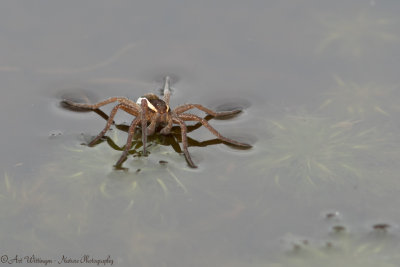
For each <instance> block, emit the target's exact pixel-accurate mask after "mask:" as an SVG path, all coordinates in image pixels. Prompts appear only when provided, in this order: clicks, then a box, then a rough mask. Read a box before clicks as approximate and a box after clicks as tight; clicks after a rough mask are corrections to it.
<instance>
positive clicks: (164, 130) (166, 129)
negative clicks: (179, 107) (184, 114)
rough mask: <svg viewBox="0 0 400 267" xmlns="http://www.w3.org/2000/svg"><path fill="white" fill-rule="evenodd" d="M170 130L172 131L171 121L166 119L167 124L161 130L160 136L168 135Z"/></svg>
mask: <svg viewBox="0 0 400 267" xmlns="http://www.w3.org/2000/svg"><path fill="white" fill-rule="evenodd" d="M168 116H169V115H168ZM171 129H172V119H171V118H170V117H168V123H167V125H166V126H165V127H164V128H162V129H161V131H160V134H169V133H170V132H171Z"/></svg>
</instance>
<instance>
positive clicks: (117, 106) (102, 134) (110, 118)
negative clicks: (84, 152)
mask: <svg viewBox="0 0 400 267" xmlns="http://www.w3.org/2000/svg"><path fill="white" fill-rule="evenodd" d="M123 106H124V105H123V104H118V105H116V106H115V107H114V108H113V109H112V110H111V113H110V116H109V117H108V120H107V124H106V127H104V129H103V130H102V131H101V132H100V133H99V134H98V135H97V136H96V137H95V138H94V139H93V140H92V141H91V142H90V143H89V144H88V146H94V145H95V144H96V142H97V141H99V140H100V138H102V137H103V136H104V135H105V134H106V132H107V131H108V129H110V126H111V124H113V119H114V117H115V115H116V114H117V111H118V109H123Z"/></svg>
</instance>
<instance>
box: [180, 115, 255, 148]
mask: <svg viewBox="0 0 400 267" xmlns="http://www.w3.org/2000/svg"><path fill="white" fill-rule="evenodd" d="M178 117H179V118H180V119H181V120H184V121H198V122H200V123H201V124H203V126H204V127H206V128H207V129H208V130H209V131H210V132H211V133H212V134H213V135H215V136H216V137H218V139H220V140H222V141H224V142H227V143H230V144H233V145H236V146H241V147H251V145H249V144H246V143H241V142H238V141H235V140H232V139H230V138H227V137H224V136H222V135H221V134H220V133H219V132H218V131H217V130H215V129H214V128H213V127H212V126H211V125H210V124H209V123H208V121H207V120H205V119H203V118H200V117H198V116H196V115H193V114H179V115H178Z"/></svg>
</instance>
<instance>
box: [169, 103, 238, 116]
mask: <svg viewBox="0 0 400 267" xmlns="http://www.w3.org/2000/svg"><path fill="white" fill-rule="evenodd" d="M193 108H197V109H200V110H201V111H204V112H205V113H207V114H210V115H211V116H213V117H223V116H229V115H233V114H237V113H239V112H241V110H240V109H236V110H232V111H221V112H215V111H213V110H211V109H208V108H206V107H204V106H202V105H199V104H185V105H182V106H178V107H176V108H175V109H174V112H175V113H176V114H180V113H182V112H185V111H187V110H189V109H193Z"/></svg>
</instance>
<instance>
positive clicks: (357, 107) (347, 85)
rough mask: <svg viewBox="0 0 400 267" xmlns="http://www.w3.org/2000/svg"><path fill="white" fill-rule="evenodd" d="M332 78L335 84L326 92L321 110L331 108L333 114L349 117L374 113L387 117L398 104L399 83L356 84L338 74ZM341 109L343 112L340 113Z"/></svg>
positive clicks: (370, 116) (373, 114) (362, 116)
mask: <svg viewBox="0 0 400 267" xmlns="http://www.w3.org/2000/svg"><path fill="white" fill-rule="evenodd" d="M334 78H335V81H336V85H335V87H334V88H333V89H332V90H330V91H329V92H327V93H326V96H327V99H326V100H325V101H324V102H323V103H322V105H321V106H320V109H321V110H322V111H325V110H333V112H335V114H339V115H345V116H350V117H351V118H361V119H366V118H369V119H371V118H374V117H375V115H380V116H381V117H382V116H384V117H389V116H390V114H391V111H392V110H394V109H395V108H396V107H397V105H398V103H397V102H398V101H396V99H397V98H396V95H395V94H396V91H397V89H399V85H394V86H380V85H377V84H374V83H366V84H358V83H356V82H348V81H344V80H343V79H342V78H341V77H339V76H334ZM341 111H343V112H344V114H340V113H342V112H341Z"/></svg>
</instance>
